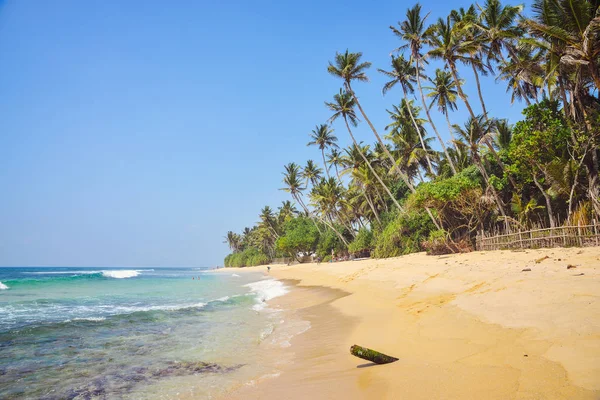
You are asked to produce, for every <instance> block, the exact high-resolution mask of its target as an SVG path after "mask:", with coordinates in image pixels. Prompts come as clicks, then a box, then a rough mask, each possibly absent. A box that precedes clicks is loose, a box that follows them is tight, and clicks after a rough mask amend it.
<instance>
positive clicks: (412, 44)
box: [390, 3, 449, 159]
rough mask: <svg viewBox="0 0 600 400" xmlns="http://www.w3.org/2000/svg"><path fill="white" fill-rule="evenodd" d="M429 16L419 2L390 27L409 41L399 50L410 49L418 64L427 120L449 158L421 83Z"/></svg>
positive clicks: (422, 99) (429, 29) (419, 82)
mask: <svg viewBox="0 0 600 400" xmlns="http://www.w3.org/2000/svg"><path fill="white" fill-rule="evenodd" d="M428 16H429V14H427V15H425V17H423V18H421V5H420V4H418V3H417V4H416V5H415V6H414V7H413V8H409V9H408V10H407V11H406V20H404V21H402V22H401V23H399V25H400V26H399V27H398V28H396V27H394V26H390V29H391V30H392V32H393V33H394V34H395V35H396V36H398V37H399V38H400V39H401V40H403V41H405V42H406V43H407V44H404V45H402V46H400V47H399V48H398V49H397V50H402V49H404V48H409V49H410V59H411V61H413V62H414V63H415V66H416V71H417V73H416V78H417V86H418V88H419V94H420V95H421V103H422V104H423V108H424V109H425V114H426V115H427V120H428V121H429V124H430V125H431V127H432V128H433V131H434V132H435V135H436V136H437V138H438V140H439V141H440V143H441V145H442V148H443V149H444V153H445V154H446V157H447V158H448V159H449V156H448V152H447V150H446V146H445V145H444V143H443V140H442V138H441V136H440V134H439V132H438V130H437V127H436V126H435V124H434V123H433V119H431V114H430V113H429V109H428V108H427V104H426V102H425V95H424V93H423V87H422V85H421V76H422V74H421V70H422V63H423V62H425V57H424V55H423V54H421V50H422V48H423V45H425V44H427V43H428V40H429V37H430V36H431V33H432V27H428V28H425V20H426V19H427V17H428Z"/></svg>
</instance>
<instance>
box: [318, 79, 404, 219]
mask: <svg viewBox="0 0 600 400" xmlns="http://www.w3.org/2000/svg"><path fill="white" fill-rule="evenodd" d="M325 105H326V106H327V107H328V108H329V109H330V110H331V111H333V115H332V116H331V117H330V118H329V121H330V122H333V121H335V120H336V119H338V118H340V117H341V118H342V119H343V120H344V123H345V124H346V128H347V129H348V133H349V134H350V138H351V139H352V142H353V143H354V146H355V147H356V148H357V149H358V150H359V151H360V147H359V145H358V142H357V141H356V139H355V138H354V134H353V133H352V129H350V125H352V126H357V125H358V118H357V117H356V113H355V112H354V106H355V105H356V101H355V97H354V96H353V95H352V94H351V93H350V92H348V91H346V90H342V89H340V93H339V94H336V95H335V96H333V102H325ZM360 154H361V156H362V158H363V159H364V160H365V163H366V164H367V166H368V167H369V169H370V170H371V171H372V172H373V175H375V177H376V178H377V181H379V183H380V184H381V186H382V187H383V188H384V189H385V191H386V193H387V194H388V196H389V197H390V199H391V200H392V202H393V203H394V205H396V207H398V209H399V210H400V211H404V209H403V208H402V206H401V205H400V203H398V200H396V198H395V197H394V195H392V192H390V189H389V188H388V187H387V185H386V184H385V183H384V182H383V180H382V179H381V177H380V176H379V174H378V173H377V172H376V171H375V169H374V168H373V166H372V165H371V163H370V162H369V160H367V158H366V157H365V155H364V154H363V152H362V151H360ZM403 175H404V174H403Z"/></svg>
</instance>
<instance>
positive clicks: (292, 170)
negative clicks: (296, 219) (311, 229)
mask: <svg viewBox="0 0 600 400" xmlns="http://www.w3.org/2000/svg"><path fill="white" fill-rule="evenodd" d="M284 168H285V172H284V173H283V183H284V184H285V185H286V186H285V187H284V188H281V189H280V190H283V191H286V192H288V193H290V194H291V195H292V198H293V199H294V200H296V201H297V202H298V204H300V206H301V207H302V209H303V210H304V212H305V213H306V215H307V216H309V217H310V216H311V212H310V211H309V210H308V207H306V204H304V201H303V200H302V191H303V190H304V189H306V188H305V187H302V182H301V181H300V177H301V172H300V166H299V165H298V164H296V163H293V162H292V163H289V164H287V165H285V167H284ZM313 222H314V224H315V226H316V227H317V230H318V231H319V233H320V232H321V229H320V228H319V225H318V224H317V223H316V222H315V221H314V220H313Z"/></svg>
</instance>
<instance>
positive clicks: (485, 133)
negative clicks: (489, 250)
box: [454, 115, 506, 223]
mask: <svg viewBox="0 0 600 400" xmlns="http://www.w3.org/2000/svg"><path fill="white" fill-rule="evenodd" d="M494 125H495V121H494V120H486V119H485V116H484V115H478V116H477V117H475V118H469V119H468V120H467V122H465V124H464V127H463V128H461V127H460V126H458V125H454V130H455V132H456V133H457V134H458V136H459V137H461V138H462V139H464V140H465V141H466V142H467V143H468V145H469V150H470V152H471V158H472V160H473V162H474V163H475V165H476V166H477V168H478V169H479V172H480V173H481V176H482V177H483V179H484V181H485V184H486V187H487V188H488V190H490V191H491V192H492V195H493V197H494V200H495V201H496V205H497V206H498V211H499V212H500V214H501V215H502V216H503V217H504V219H505V223H506V213H505V212H504V206H503V204H502V200H500V196H499V195H498V192H497V191H496V189H495V188H494V187H493V186H492V185H491V184H490V177H489V175H488V173H487V171H486V170H485V166H484V165H483V161H482V160H481V155H480V153H479V146H480V145H481V144H482V142H483V141H485V139H486V138H487V137H489V136H490V135H491V134H492V132H493V129H494Z"/></svg>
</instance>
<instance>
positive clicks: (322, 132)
mask: <svg viewBox="0 0 600 400" xmlns="http://www.w3.org/2000/svg"><path fill="white" fill-rule="evenodd" d="M310 138H311V139H312V140H311V141H310V142H308V144H307V146H318V147H319V150H321V156H322V157H323V168H325V173H326V174H327V178H329V177H330V176H329V168H327V163H326V162H325V149H327V148H337V147H338V145H337V137H336V136H335V135H334V134H333V129H331V128H330V127H329V125H327V124H321V125H317V126H316V127H315V129H313V130H312V132H311V134H310Z"/></svg>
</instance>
